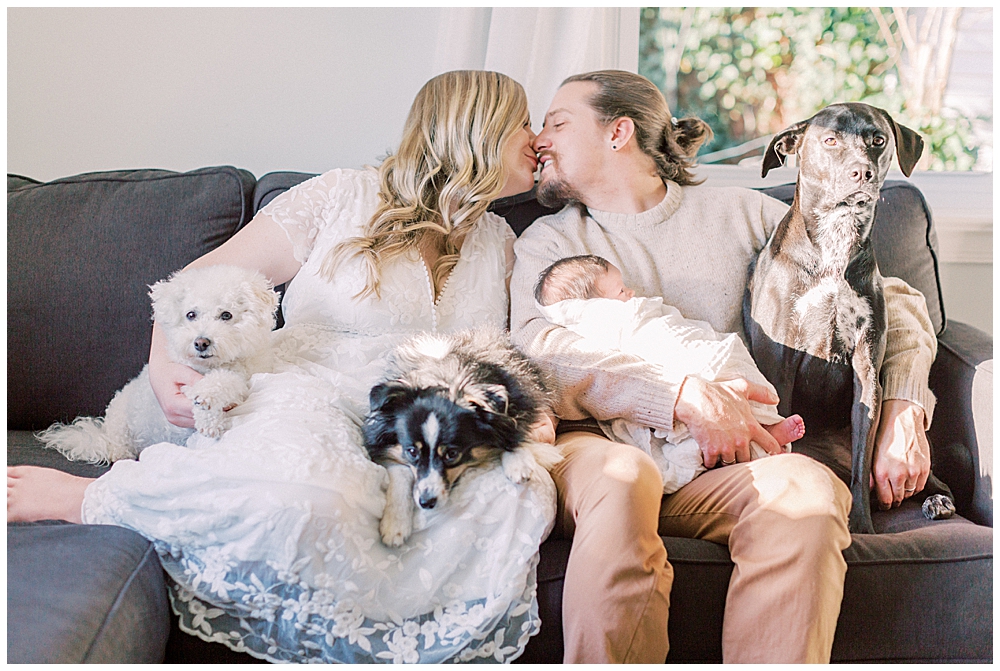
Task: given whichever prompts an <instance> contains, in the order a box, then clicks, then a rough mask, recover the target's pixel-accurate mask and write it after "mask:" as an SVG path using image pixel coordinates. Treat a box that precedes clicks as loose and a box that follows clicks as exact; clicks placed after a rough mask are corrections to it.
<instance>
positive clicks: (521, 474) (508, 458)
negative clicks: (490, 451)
mask: <svg viewBox="0 0 1000 671" xmlns="http://www.w3.org/2000/svg"><path fill="white" fill-rule="evenodd" d="M500 464H501V465H502V466H503V474H504V475H506V476H507V479H508V480H510V481H511V482H513V483H514V484H517V485H520V484H522V483H525V482H527V481H528V480H530V479H531V474H532V473H533V472H534V470H535V468H537V467H538V466H537V463H536V462H535V457H534V456H533V455H532V454H531V452H529V451H528V450H526V449H523V448H518V449H516V450H514V451H513V452H504V453H503V456H501V457H500Z"/></svg>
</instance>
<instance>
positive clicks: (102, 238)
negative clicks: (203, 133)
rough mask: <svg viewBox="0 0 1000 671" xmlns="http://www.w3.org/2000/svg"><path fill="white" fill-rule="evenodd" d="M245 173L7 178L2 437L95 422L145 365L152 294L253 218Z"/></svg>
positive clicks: (249, 183) (157, 172)
mask: <svg viewBox="0 0 1000 671" xmlns="http://www.w3.org/2000/svg"><path fill="white" fill-rule="evenodd" d="M254 184H255V180H254V177H253V175H252V174H250V173H249V172H246V171H245V170H238V169H236V168H231V167H219V168H205V169H202V170H196V171H193V172H187V173H177V172H170V171H166V170H130V171H118V172H101V173H89V174H84V175H78V176H75V177H67V178H64V179H59V180H55V181H53V182H46V183H39V182H37V181H35V180H31V179H28V178H24V177H19V176H13V175H12V176H8V179H7V190H8V191H7V352H8V359H7V385H8V387H7V399H8V400H7V413H8V415H7V428H8V429H31V430H34V429H41V428H44V427H46V426H48V425H49V424H50V423H52V422H53V421H57V420H58V421H67V420H71V419H73V418H74V417H76V416H78V415H101V414H103V413H104V409H105V407H106V406H107V404H108V401H110V400H111V397H112V396H113V395H114V393H115V391H117V390H118V389H120V388H121V387H122V386H124V384H125V383H126V382H128V380H129V379H131V378H132V377H134V376H135V375H136V374H137V373H138V372H139V371H140V370H141V369H142V366H143V364H144V363H145V361H146V359H147V358H148V355H149V340H150V333H151V331H150V327H151V324H150V317H151V309H150V303H149V296H148V291H149V285H150V284H153V283H154V282H156V281H157V280H160V279H163V278H164V277H166V276H168V275H169V274H170V273H172V272H173V271H175V270H178V269H180V268H182V267H184V266H185V265H187V264H188V263H190V262H191V261H193V260H194V259H196V258H198V257H199V256H201V255H202V254H204V253H206V252H208V251H210V250H212V249H214V248H215V247H217V246H218V245H220V244H221V243H222V242H224V241H225V240H227V239H228V238H229V237H230V236H232V234H233V233H235V232H236V231H237V230H238V229H239V228H240V227H241V226H242V225H243V224H245V223H246V222H247V221H249V219H250V217H251V215H252V212H253V200H252V198H253V190H254V189H253V188H254Z"/></svg>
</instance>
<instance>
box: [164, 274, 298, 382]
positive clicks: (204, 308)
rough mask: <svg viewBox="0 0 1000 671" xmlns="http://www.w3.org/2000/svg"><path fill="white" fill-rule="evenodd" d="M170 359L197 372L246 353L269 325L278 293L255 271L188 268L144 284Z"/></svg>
mask: <svg viewBox="0 0 1000 671" xmlns="http://www.w3.org/2000/svg"><path fill="white" fill-rule="evenodd" d="M149 295H150V297H151V298H152V299H153V318H154V319H155V320H156V323H157V324H158V325H159V326H160V328H161V329H162V331H163V333H164V335H165V336H166V338H167V349H168V352H169V354H170V358H171V359H173V360H174V361H176V362H178V363H183V364H185V365H187V366H190V367H191V368H194V369H195V370H198V371H206V370H209V369H212V368H216V367H218V366H225V365H227V364H230V363H232V362H233V361H237V360H240V359H243V358H245V357H247V356H250V355H251V354H253V353H254V352H255V351H257V350H259V349H260V347H261V344H262V343H264V342H266V338H267V337H268V333H269V332H270V331H271V329H272V328H274V313H275V311H276V309H277V307H278V296H277V294H276V293H275V292H274V291H273V290H272V289H271V285H270V283H269V282H268V281H267V280H266V279H265V278H264V276H263V275H261V274H260V273H256V272H253V271H250V270H246V269H243V268H237V267H235V266H210V267H206V268H192V269H190V270H186V271H182V272H179V273H175V274H174V275H172V276H171V277H170V278H169V279H167V280H163V281H160V282H157V283H156V284H154V285H153V286H152V287H150V292H149Z"/></svg>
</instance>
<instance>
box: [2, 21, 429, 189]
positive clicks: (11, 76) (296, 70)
mask: <svg viewBox="0 0 1000 671" xmlns="http://www.w3.org/2000/svg"><path fill="white" fill-rule="evenodd" d="M440 11H441V10H439V9H427V8H422V9H332V10H331V9H8V10H7V170H8V172H14V173H19V174H24V175H27V176H29V177H34V178H36V179H41V180H48V179H53V178H57V177H62V176H66V175H72V174H76V173H79V172H86V171H95V170H107V169H115V168H140V167H156V168H167V169H171V170H190V169H194V168H199V167H203V166H207V165H219V164H231V165H236V166H239V167H242V168H246V169H248V170H250V171H251V172H253V173H254V174H256V175H257V176H260V175H262V174H264V173H265V172H268V171H272V170H301V171H311V172H318V171H321V170H326V169H329V168H333V167H357V166H361V165H363V164H365V163H376V162H377V161H378V159H379V158H380V157H381V156H383V155H384V154H385V153H386V151H387V150H389V149H390V148H393V147H394V146H395V145H396V143H397V142H398V140H399V137H400V133H401V130H402V125H403V121H404V119H405V117H406V113H407V111H408V109H409V105H410V102H411V101H412V100H413V96H414V95H415V94H416V92H417V90H418V89H419V88H420V86H421V85H422V84H423V82H424V81H426V80H427V79H428V78H429V77H431V76H432V75H433V74H434V73H433V72H432V67H433V63H432V61H433V55H434V47H433V41H434V40H433V38H434V36H435V34H436V30H437V26H438V23H439V20H438V15H439V13H440Z"/></svg>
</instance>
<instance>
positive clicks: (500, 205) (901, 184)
mask: <svg viewBox="0 0 1000 671" xmlns="http://www.w3.org/2000/svg"><path fill="white" fill-rule="evenodd" d="M312 176H313V175H311V174H307V173H300V172H274V173H268V174H267V175H264V176H263V177H261V178H260V182H259V183H258V185H257V194H256V195H255V197H254V206H255V207H254V209H255V210H258V209H260V208H261V207H263V206H264V205H266V204H267V203H269V202H270V201H271V199H273V198H274V197H275V196H277V195H278V194H279V193H281V192H282V191H285V190H287V189H289V188H291V187H293V186H295V185H296V184H298V183H299V182H302V181H305V180H306V179H309V178H310V177H312ZM761 191H763V192H764V193H766V194H768V195H769V196H771V197H773V198H777V199H778V200H781V201H784V202H786V203H788V204H791V202H792V199H793V197H794V196H795V184H782V185H780V186H774V187H769V188H766V189H761ZM490 209H491V210H492V211H494V212H496V213H497V214H499V215H500V216H502V217H504V218H505V219H506V220H507V223H508V224H509V225H510V227H511V228H512V229H514V232H515V233H516V234H517V235H520V234H521V232H522V231H524V229H525V228H527V227H528V226H530V225H531V223H532V222H533V221H534V220H535V219H537V218H539V217H542V216H545V215H546V214H552V213H553V212H555V211H556V209H553V208H549V207H545V206H544V205H542V204H540V203H539V202H538V201H537V200H536V199H535V196H534V192H529V193H522V194H519V195H516V196H510V197H507V198H501V199H499V200H497V201H495V202H494V203H493V204H492V205H491V206H490ZM872 240H873V242H874V245H875V258H876V260H877V261H878V265H879V271H880V272H881V273H882V275H883V276H886V277H899V278H901V279H902V280H904V281H905V282H907V283H908V284H909V285H910V286H912V287H914V288H915V289H918V290H919V291H920V292H921V293H923V295H924V298H926V299H927V310H928V312H929V313H930V317H931V322H932V323H933V324H934V328H935V330H936V331H937V333H940V332H941V331H943V330H944V326H945V315H944V300H943V297H942V294H941V282H940V279H939V277H938V261H937V257H938V242H937V233H936V232H935V231H934V225H933V221H932V219H931V213H930V208H928V207H927V201H925V200H924V196H923V194H922V193H920V189H918V188H917V187H915V186H914V185H913V184H912V183H910V182H907V181H903V180H889V181H887V182H885V184H883V185H882V197H881V199H880V200H879V203H878V207H877V208H876V210H875V226H874V229H873V231H872Z"/></svg>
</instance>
